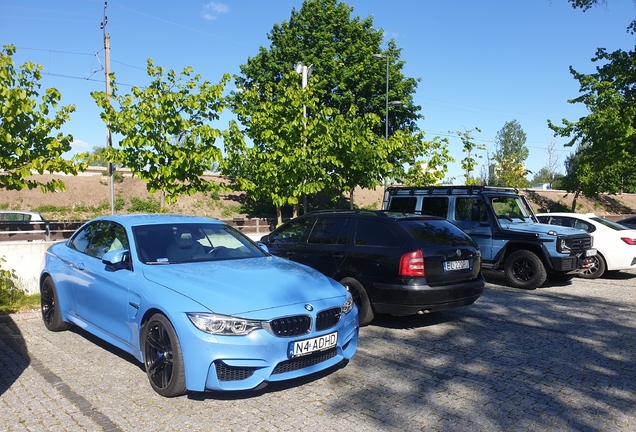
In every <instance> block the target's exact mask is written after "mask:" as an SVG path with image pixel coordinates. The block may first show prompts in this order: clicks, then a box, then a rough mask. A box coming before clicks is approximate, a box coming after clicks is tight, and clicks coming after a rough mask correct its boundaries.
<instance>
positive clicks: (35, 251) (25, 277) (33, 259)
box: [0, 241, 54, 294]
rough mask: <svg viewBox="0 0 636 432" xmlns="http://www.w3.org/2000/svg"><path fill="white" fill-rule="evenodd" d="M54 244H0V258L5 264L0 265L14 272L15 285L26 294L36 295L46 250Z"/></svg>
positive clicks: (38, 242)
mask: <svg viewBox="0 0 636 432" xmlns="http://www.w3.org/2000/svg"><path fill="white" fill-rule="evenodd" d="M53 243H54V242H45V241H35V242H27V241H15V242H0V257H4V259H5V260H6V262H3V263H0V265H1V266H2V268H3V269H5V270H11V269H13V270H15V273H16V275H17V276H18V281H17V283H16V285H17V286H18V288H20V289H21V290H22V291H24V292H25V293H27V294H36V293H38V292H39V290H40V288H39V286H38V277H39V276H40V266H41V264H42V258H43V257H44V252H45V251H46V249H47V248H48V247H49V246H50V245H52V244H53Z"/></svg>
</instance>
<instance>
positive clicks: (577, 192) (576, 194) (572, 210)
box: [570, 189, 581, 213]
mask: <svg viewBox="0 0 636 432" xmlns="http://www.w3.org/2000/svg"><path fill="white" fill-rule="evenodd" d="M580 193H581V190H580V189H579V190H577V191H576V192H575V193H574V198H573V199H572V208H571V209H570V211H571V212H572V213H576V199H577V198H578V197H579V194H580Z"/></svg>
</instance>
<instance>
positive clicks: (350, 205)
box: [349, 188, 353, 210]
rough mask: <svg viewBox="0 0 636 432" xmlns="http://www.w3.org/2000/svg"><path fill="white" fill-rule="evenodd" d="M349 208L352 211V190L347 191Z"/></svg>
mask: <svg viewBox="0 0 636 432" xmlns="http://www.w3.org/2000/svg"><path fill="white" fill-rule="evenodd" d="M349 208H350V209H351V210H353V188H352V189H351V190H350V191H349Z"/></svg>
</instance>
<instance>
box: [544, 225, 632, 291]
mask: <svg viewBox="0 0 636 432" xmlns="http://www.w3.org/2000/svg"><path fill="white" fill-rule="evenodd" d="M537 218H538V219H539V222H541V223H546V224H550V225H562V226H567V227H573V228H579V229H582V230H584V231H587V232H588V233H589V234H590V235H591V236H592V237H593V238H594V244H593V247H594V248H595V249H596V250H597V255H596V257H592V259H593V260H594V261H595V263H594V265H593V266H592V267H590V268H588V269H587V270H585V271H584V272H583V273H580V274H579V276H581V277H584V278H588V279H594V278H598V277H601V276H602V275H603V274H604V273H605V272H606V271H617V270H629V269H636V230H635V229H629V228H627V227H625V226H623V225H621V224H618V223H616V222H612V221H610V220H607V219H603V218H602V217H599V216H596V215H595V214H594V213H587V214H579V213H539V214H537Z"/></svg>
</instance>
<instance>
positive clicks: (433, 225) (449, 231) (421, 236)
mask: <svg viewBox="0 0 636 432" xmlns="http://www.w3.org/2000/svg"><path fill="white" fill-rule="evenodd" d="M398 222H399V223H400V226H402V227H403V228H404V229H405V230H406V231H407V232H408V233H409V234H410V235H411V236H413V237H414V238H415V239H416V240H418V241H419V242H421V243H424V244H426V245H455V246H462V245H474V244H475V243H474V241H473V240H472V239H471V238H470V237H469V236H468V235H467V234H466V233H464V232H463V231H462V230H460V229H459V228H457V227H456V226H455V225H453V224H451V223H450V222H448V221H446V220H442V219H403V220H398Z"/></svg>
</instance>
